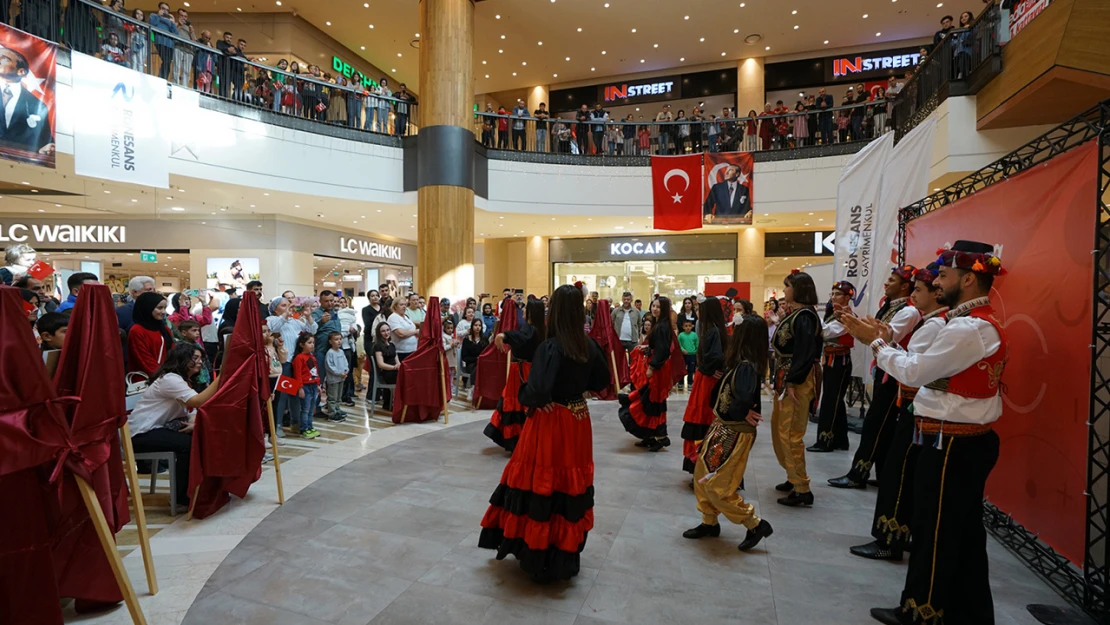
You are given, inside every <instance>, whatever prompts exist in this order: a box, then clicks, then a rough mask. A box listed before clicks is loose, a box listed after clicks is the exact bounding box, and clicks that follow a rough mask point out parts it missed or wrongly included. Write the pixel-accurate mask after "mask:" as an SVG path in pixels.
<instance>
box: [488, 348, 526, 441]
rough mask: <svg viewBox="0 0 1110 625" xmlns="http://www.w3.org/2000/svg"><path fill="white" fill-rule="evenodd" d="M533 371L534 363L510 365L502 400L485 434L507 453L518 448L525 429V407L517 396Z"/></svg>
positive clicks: (521, 362)
mask: <svg viewBox="0 0 1110 625" xmlns="http://www.w3.org/2000/svg"><path fill="white" fill-rule="evenodd" d="M531 371H532V363H530V362H525V361H516V360H514V361H513V362H511V363H510V364H509V375H508V376H507V377H506V378H505V390H503V391H501V399H499V400H497V408H495V409H494V410H493V415H492V416H490V418H489V423H488V424H487V425H486V429H485V431H484V434H485V435H486V436H488V437H489V439H490V440H491V441H493V442H495V443H497V444H498V445H500V446H501V447H504V448H505V451H509V452H511V451H512V450H513V448H515V447H516V442H517V438H519V437H520V431H521V430H522V429H523V428H524V421H525V419H526V418H527V415H526V413H525V412H524V406H521V405H520V401H519V400H518V399H517V394H518V393H519V392H520V387H521V386H522V385H523V384H524V381H525V380H527V379H528V374H529V373H530V372H531Z"/></svg>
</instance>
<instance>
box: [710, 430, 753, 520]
mask: <svg viewBox="0 0 1110 625" xmlns="http://www.w3.org/2000/svg"><path fill="white" fill-rule="evenodd" d="M705 442H706V443H708V442H709V441H708V440H707V441H705ZM754 442H755V433H754V432H751V433H748V432H740V433H739V434H736V435H735V444H734V445H733V447H732V452H731V453H730V454H729V456H728V459H727V460H725V462H724V464H722V465H721V466H720V468H718V469H717V471H716V473H713V474H712V475H711V476H710V477H709V479H708V480H706V481H705V482H704V483H703V482H702V481H701V480H702V479H703V478H704V477H705V476H706V475H708V474H709V469H708V467H707V466H706V459H705V456H706V453H707V449H708V447H709V445H707V444H703V445H702V449H701V450H700V451H699V453H698V463H697V465H695V466H694V497H696V498H697V500H698V512H701V515H702V523H705V524H706V525H717V517H718V516H719V515H722V514H723V515H725V518H726V519H728V520H729V521H732V522H733V523H735V524H737V525H743V526H744V527H746V528H748V529H753V528H754V527H755V526H756V525H759V515H757V514H756V513H755V507H754V506H752V504H750V503H747V502H746V501H744V498H743V497H741V496H740V494H739V493H738V492H737V491H738V490H739V489H740V482H741V481H743V479H744V472H745V471H746V470H747V468H748V454H749V453H751V451H752V444H753V443H754Z"/></svg>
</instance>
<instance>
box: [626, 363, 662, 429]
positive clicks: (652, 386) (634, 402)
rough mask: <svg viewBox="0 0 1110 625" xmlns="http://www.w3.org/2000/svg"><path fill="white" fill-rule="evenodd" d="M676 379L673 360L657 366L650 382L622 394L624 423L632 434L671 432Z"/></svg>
mask: <svg viewBox="0 0 1110 625" xmlns="http://www.w3.org/2000/svg"><path fill="white" fill-rule="evenodd" d="M673 385H674V380H673V379H672V378H671V360H670V359H667V362H666V363H664V364H663V366H662V367H660V368H659V369H656V370H655V372H654V373H653V374H652V375H651V378H650V379H648V380H647V383H646V384H644V385H642V386H640V387H638V388H636V389H634V390H633V391H632V392H631V393H629V394H628V395H620V396H618V397H617V400H618V401H619V402H620V405H621V407H620V409H619V411H618V414H619V415H620V419H621V423H622V424H623V425H624V429H625V430H627V431H628V433H629V434H631V435H633V436H635V437H636V438H639V439H647V438H662V437H664V436H666V435H667V397H668V396H669V395H670V394H671V387H672V386H673Z"/></svg>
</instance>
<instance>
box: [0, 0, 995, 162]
mask: <svg viewBox="0 0 1110 625" xmlns="http://www.w3.org/2000/svg"><path fill="white" fill-rule="evenodd" d="M0 4H2V5H3V8H4V9H5V10H0V18H2V19H4V20H5V21H7V23H9V24H11V25H13V26H15V27H17V28H20V29H22V30H25V31H27V32H30V33H31V34H34V35H36V36H39V37H42V38H44V39H49V40H52V41H57V42H59V43H61V44H62V45H64V46H68V47H69V48H70V49H72V50H75V51H78V52H82V53H85V54H89V55H95V56H98V57H100V58H102V59H104V60H106V61H108V62H112V63H117V64H119V65H123V66H126V67H130V68H131V69H134V70H135V71H140V72H144V73H148V74H151V75H155V76H159V77H161V78H164V79H166V80H168V81H170V82H172V83H174V84H177V85H179V86H182V87H186V88H189V89H193V90H196V91H199V92H201V93H202V94H205V95H206V96H209V97H211V98H214V99H219V100H225V101H229V102H234V103H236V104H238V105H243V106H247V107H251V108H255V109H262V110H267V111H271V112H273V113H276V114H278V115H282V116H290V117H297V118H301V119H305V120H309V121H310V122H312V123H316V122H318V123H324V124H330V125H335V126H343V127H347V128H351V129H355V130H358V131H362V132H369V133H375V134H385V135H393V136H399V137H403V136H405V135H410V134H415V133H416V131H417V129H418V126H419V123H418V122H419V115H418V105H417V102H416V100H415V99H414V98H413V97H412V96H411V95H410V94H405V95H403V96H402V95H399V94H398V93H396V92H392V93H390V95H386V93H387V92H386V91H384V90H382V89H380V88H377V87H375V88H374V89H373V90H366V89H362V88H360V86H348V85H346V84H337V83H343V82H345V80H346V79H345V78H343V77H337V82H329V81H327V80H325V79H324V78H323V76H322V75H320V74H319V73H317V74H315V75H314V74H311V73H308V68H298V67H296V64H295V63H293V64H290V65H285V61H284V60H283V61H280V62H279V65H280V67H271V66H267V65H264V64H262V63H259V62H258V61H256V60H251V59H249V58H248V57H247V56H246V55H245V53H244V52H243V51H242V50H239V49H238V48H237V47H236V46H237V45H238V42H237V41H235V42H224V41H219V42H212V41H210V40H206V41H203V42H197V41H192V40H191V39H190V38H189V37H188V36H182V35H181V34H175V33H173V32H169V30H168V23H175V22H173V20H174V19H175V18H174V16H172V15H169V16H165V17H163V16H160V15H156V16H138V17H139V19H137V18H136V13H134V12H132V13H131V14H124V13H120V12H117V11H114V10H112V9H111V8H109V7H106V6H102V5H100V4H97V3H96V2H93V1H92V0H69V2H68V3H64V2H62V1H61V0H24V1H23V2H22V3H20V4H14V3H12V4H10V5H9V3H7V2H4V1H3V0H0ZM13 8H18V10H15V11H13V10H12V9H13ZM143 17H145V20H144V19H142V18H143ZM1000 24H1001V20H1000V17H999V10H998V7H997V5H995V4H992V5H991V6H989V7H988V8H987V9H986V10H985V11H984V12H983V13H982V14H981V15H980V16H979V17H978V18H977V19H976V20H975V21H974V22H973V23H972V25H971V26H970V27H968V28H964V29H957V30H953V31H952V32H951V33H950V34H949V35H948V36H947V37H946V38H944V39H943V40H942V41H941V43H940V45H938V46H936V47H935V48H934V50H933V51H932V52H931V53H930V54H929V55H928V56H927V57H926V58H925V60H924V62H923V63H921V64H920V65H919V66H918V67H917V68H916V70H915V72H914V73H913V75H912V76H911V77H910V79H909V80H908V81H907V82H906V83H905V84H904V85H902V86H901V90H900V91H899V92H898V93H897V94H894V95H889V94H888V95H886V96H884V97H881V98H874V97H867V98H862V99H853V100H846V101H845V102H844V103H842V105H841V106H830V104H831V103H832V101H831V100H826V101H825V102H824V103H821V104H817V105H810V106H806V107H805V110H803V111H799V110H785V108H784V109H779V110H775V111H772V112H770V113H763V114H759V115H758V116H756V117H739V118H738V117H735V116H734V114H735V111H732V112H730V113H727V114H725V113H723V114H722V115H721V116H720V117H717V118H713V116H712V115H709V114H705V113H693V112H691V116H689V117H685V118H682V119H672V121H654V120H648V121H644V120H629V119H628V118H625V119H612V118H610V117H608V116H607V115H603V116H601V118H600V119H598V118H597V117H595V116H594V114H593V112H592V111H587V112H586V114H585V115H586V117H585V119H584V120H583V119H579V115H578V114H575V115H572V116H571V117H570V118H569V119H561V118H557V117H554V116H552V117H549V118H543V119H541V118H537V117H535V116H533V115H532V114H529V113H527V111H524V112H523V114H513V113H508V114H505V115H499V114H497V113H493V112H484V113H476V114H475V115H474V128H473V130H474V133H475V136H476V137H477V138H479V140H480V141H481V143H482V144H483V145H484V146H485V147H486V148H487V149H489V150H492V151H493V152H491V154H490V156H491V158H502V159H504V158H510V159H513V158H528V159H530V160H544V161H554V162H566V163H580V164H584V163H606V164H620V163H625V164H640V163H642V162H643V160H644V159H643V157H646V156H649V155H652V154H681V153H687V152H690V153H696V152H701V151H722V152H724V151H747V152H756V153H761V156H760V158H761V159H766V160H779V159H784V160H785V159H790V158H808V157H813V156H820V155H827V154H840V153H847V152H854V151H855V150H857V149H858V148H859V146H860V145H862V144H863V143H865V142H866V141H869V140H871V139H873V138H875V137H877V136H879V135H881V134H882V133H883V132H884V131H886V130H887V129H894V130H895V132H896V137H900V136H901V135H902V134H904V133H905V132H908V131H909V130H910V129H912V128H913V127H914V126H916V125H917V124H918V123H919V122H920V121H921V120H922V119H924V118H925V117H927V116H928V115H929V114H930V113H931V112H932V111H933V110H934V109H935V108H936V106H937V105H938V104H939V103H940V102H941V101H943V100H944V99H945V98H947V97H948V95H950V94H957V95H958V94H959V93H960V89H963V90H964V91H963V92H967V90H968V89H970V88H972V87H974V88H975V89H977V88H978V86H981V84H982V83H983V82H985V80H989V77H987V78H986V79H983V76H984V75H986V74H988V73H989V72H984V71H983V68H984V67H988V66H990V65H991V63H990V61H992V60H994V61H995V63H997V59H998V58H999V54H998V50H999V36H998V32H999V28H1000ZM197 34H198V35H199V34H200V33H197ZM969 85H971V86H970V87H969ZM868 95H869V96H870V94H868ZM857 98H858V94H857ZM516 112H517V113H520V111H516ZM726 115H728V116H726ZM676 116H677V112H676ZM517 152H520V153H531V154H532V155H533V156H530V157H526V156H521V157H518V156H515V155H514V153H517ZM541 154H542V156H540V155H541ZM586 156H590V157H596V156H602V157H606V158H605V159H603V160H595V159H593V158H590V159H586V158H584V157H586ZM614 157H619V158H614ZM629 157H640V158H638V159H630V158H629Z"/></svg>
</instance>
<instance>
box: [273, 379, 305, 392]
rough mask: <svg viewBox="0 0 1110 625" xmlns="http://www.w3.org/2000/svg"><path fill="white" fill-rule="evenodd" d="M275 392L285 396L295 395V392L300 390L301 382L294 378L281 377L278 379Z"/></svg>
mask: <svg viewBox="0 0 1110 625" xmlns="http://www.w3.org/2000/svg"><path fill="white" fill-rule="evenodd" d="M277 390H279V391H281V392H282V393H285V394H286V395H296V394H297V391H299V390H301V381H300V380H298V379H296V378H291V377H289V376H287V375H283V376H281V377H279V378H278V381H277Z"/></svg>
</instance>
